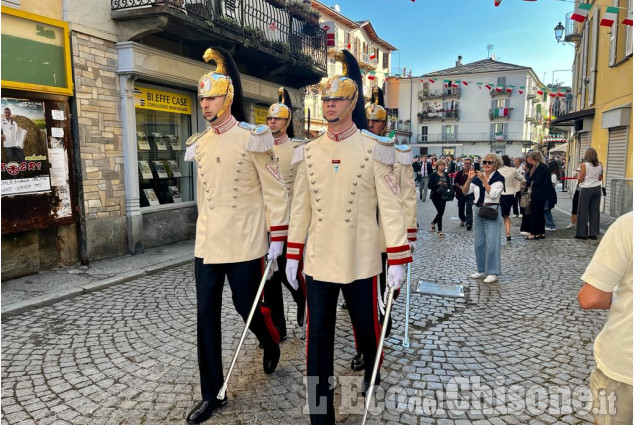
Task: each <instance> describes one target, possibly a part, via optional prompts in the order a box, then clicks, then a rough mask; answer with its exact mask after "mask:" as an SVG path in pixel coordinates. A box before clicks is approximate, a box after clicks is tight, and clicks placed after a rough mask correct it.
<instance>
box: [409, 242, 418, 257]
mask: <svg viewBox="0 0 635 425" xmlns="http://www.w3.org/2000/svg"><path fill="white" fill-rule="evenodd" d="M408 245H409V246H410V253H411V254H414V253H415V248H416V247H417V242H414V241H408Z"/></svg>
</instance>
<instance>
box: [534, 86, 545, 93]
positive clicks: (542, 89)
mask: <svg viewBox="0 0 635 425" xmlns="http://www.w3.org/2000/svg"><path fill="white" fill-rule="evenodd" d="M536 93H538V94H539V95H543V94H545V88H544V87H543V88H541V89H538V90H536Z"/></svg>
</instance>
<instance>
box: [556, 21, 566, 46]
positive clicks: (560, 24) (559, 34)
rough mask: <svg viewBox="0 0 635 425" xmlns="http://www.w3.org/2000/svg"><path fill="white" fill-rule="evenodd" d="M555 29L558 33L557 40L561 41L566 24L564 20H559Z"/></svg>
mask: <svg viewBox="0 0 635 425" xmlns="http://www.w3.org/2000/svg"><path fill="white" fill-rule="evenodd" d="M553 31H554V32H555V35H556V41H557V42H558V43H560V40H562V34H564V26H563V25H562V22H558V25H556V26H555V27H554V29H553Z"/></svg>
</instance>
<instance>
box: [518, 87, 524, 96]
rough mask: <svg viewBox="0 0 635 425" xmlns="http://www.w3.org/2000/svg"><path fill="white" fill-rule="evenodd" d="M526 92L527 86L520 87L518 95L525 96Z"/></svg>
mask: <svg viewBox="0 0 635 425" xmlns="http://www.w3.org/2000/svg"><path fill="white" fill-rule="evenodd" d="M524 92H525V86H520V88H519V89H518V93H520V94H523V93H524Z"/></svg>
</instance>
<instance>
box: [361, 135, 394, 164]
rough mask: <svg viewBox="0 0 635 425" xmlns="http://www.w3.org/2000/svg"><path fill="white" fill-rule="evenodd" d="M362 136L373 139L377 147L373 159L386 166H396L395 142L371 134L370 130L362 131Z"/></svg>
mask: <svg viewBox="0 0 635 425" xmlns="http://www.w3.org/2000/svg"><path fill="white" fill-rule="evenodd" d="M361 133H362V135H364V136H366V137H368V138H371V139H373V140H374V141H375V147H374V148H373V159H374V160H375V161H377V162H381V163H382V164H386V165H394V164H395V161H396V155H395V148H394V146H395V142H394V140H392V139H390V138H388V137H384V136H378V135H376V134H373V133H371V132H370V131H368V130H362V131H361Z"/></svg>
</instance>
